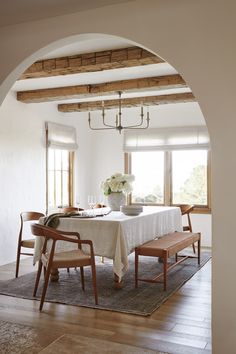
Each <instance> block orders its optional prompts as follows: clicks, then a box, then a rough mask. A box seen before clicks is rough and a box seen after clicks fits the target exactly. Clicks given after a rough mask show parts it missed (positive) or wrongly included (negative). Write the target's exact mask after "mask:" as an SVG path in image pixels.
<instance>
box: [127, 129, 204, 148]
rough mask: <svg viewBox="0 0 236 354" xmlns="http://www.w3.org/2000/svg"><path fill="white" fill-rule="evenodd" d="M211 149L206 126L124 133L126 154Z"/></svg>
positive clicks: (128, 131)
mask: <svg viewBox="0 0 236 354" xmlns="http://www.w3.org/2000/svg"><path fill="white" fill-rule="evenodd" d="M209 148H210V141H209V135H208V131H207V128H206V127H205V126H190V127H174V128H151V129H147V130H135V129H134V130H127V131H125V132H124V145H123V149H124V151H125V152H132V151H144V150H162V151H163V150H182V149H209Z"/></svg>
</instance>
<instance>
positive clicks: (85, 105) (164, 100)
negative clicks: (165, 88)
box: [58, 92, 196, 113]
mask: <svg viewBox="0 0 236 354" xmlns="http://www.w3.org/2000/svg"><path fill="white" fill-rule="evenodd" d="M194 101H196V99H195V97H194V95H193V94H192V93H191V92H185V93H176V94H170V95H160V96H146V97H132V98H123V99H121V104H122V108H131V107H140V106H141V105H143V106H155V105H160V104H170V103H186V102H194ZM103 104H104V108H105V109H116V108H117V107H118V100H117V99H116V100H106V101H90V102H79V103H67V104H59V105H58V111H60V112H63V113H71V112H87V111H96V110H101V109H102V107H103Z"/></svg>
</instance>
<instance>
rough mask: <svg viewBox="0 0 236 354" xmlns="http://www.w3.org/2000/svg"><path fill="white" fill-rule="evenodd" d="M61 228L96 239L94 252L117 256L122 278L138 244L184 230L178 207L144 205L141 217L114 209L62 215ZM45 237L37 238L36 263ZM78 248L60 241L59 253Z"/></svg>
mask: <svg viewBox="0 0 236 354" xmlns="http://www.w3.org/2000/svg"><path fill="white" fill-rule="evenodd" d="M59 220H60V222H59V225H58V229H59V230H62V231H77V232H79V233H80V237H81V239H82V240H92V242H93V247H94V253H95V254H96V255H98V256H104V257H107V258H111V259H113V270H114V273H115V274H116V275H117V276H118V277H119V279H121V278H122V276H123V275H124V274H125V272H126V271H127V269H128V255H129V254H130V253H132V252H133V251H134V248H135V247H136V246H139V245H142V244H143V243H145V242H147V241H150V240H153V239H154V238H156V237H160V236H163V235H165V234H167V233H170V232H174V231H182V229H183V228H182V216H181V212H180V208H178V207H158V206H155V207H144V209H143V212H142V213H141V214H139V215H138V216H127V215H124V214H123V213H121V212H118V211H113V212H111V213H110V214H108V215H105V216H98V217H95V218H76V217H69V218H60V219H59ZM42 244H43V238H41V237H36V242H35V250H34V263H35V262H37V261H38V260H39V259H40V253H41V249H42ZM72 248H75V245H74V244H70V243H68V242H62V241H60V242H58V247H57V249H56V251H57V252H60V251H64V250H69V249H72Z"/></svg>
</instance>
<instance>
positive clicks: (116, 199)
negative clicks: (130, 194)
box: [107, 192, 126, 211]
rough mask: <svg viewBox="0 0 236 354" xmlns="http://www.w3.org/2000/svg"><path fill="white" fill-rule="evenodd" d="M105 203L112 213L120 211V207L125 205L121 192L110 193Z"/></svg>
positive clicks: (124, 197)
mask: <svg viewBox="0 0 236 354" xmlns="http://www.w3.org/2000/svg"><path fill="white" fill-rule="evenodd" d="M107 202H108V205H109V207H110V208H111V210H112V211H120V207H121V205H125V204H126V196H125V194H124V193H123V192H112V193H110V194H108V196H107Z"/></svg>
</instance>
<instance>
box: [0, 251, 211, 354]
mask: <svg viewBox="0 0 236 354" xmlns="http://www.w3.org/2000/svg"><path fill="white" fill-rule="evenodd" d="M31 264H32V258H31V257H30V258H28V259H27V260H23V261H22V262H21V268H20V274H23V273H27V272H30V271H32V268H33V267H32V266H31ZM14 270H15V265H14V264H8V265H5V266H2V267H0V280H5V279H10V278H12V277H14ZM34 270H35V269H34ZM38 306H39V302H38V301H31V300H25V299H19V298H14V297H9V296H3V295H0V319H1V320H4V321H8V322H12V323H17V324H23V325H27V326H30V327H32V328H33V329H34V331H36V332H37V348H36V347H35V353H36V352H37V353H38V352H40V351H41V350H43V348H45V347H47V346H48V345H49V344H50V343H52V342H53V341H55V340H56V339H58V338H60V337H61V336H63V335H65V334H66V335H67V334H70V335H74V336H77V335H80V336H84V337H87V338H88V343H89V341H90V339H91V341H92V340H94V339H96V340H97V339H98V340H99V339H102V340H103V341H106V342H105V343H107V350H108V351H107V352H109V353H112V350H110V351H109V345H112V343H120V344H125V345H129V346H133V347H134V350H133V351H127V349H125V348H127V346H124V350H121V351H117V353H122V354H126V353H127V354H128V353H131V352H132V353H135V352H139V353H140V352H141V353H142V352H146V351H145V349H150V350H154V351H156V352H165V353H173V354H174V353H179V354H187V353H190V354H193V353H198V354H200V353H205V354H206V353H211V262H208V263H207V264H206V265H205V266H204V267H203V268H202V269H201V270H200V271H199V272H198V273H196V274H195V275H194V277H193V278H192V279H191V280H189V281H188V282H187V283H186V284H185V285H184V286H183V287H182V288H181V289H180V290H179V291H178V292H177V293H176V294H175V295H173V296H172V297H171V298H170V299H169V300H168V301H167V302H166V303H164V304H163V305H162V306H161V307H160V308H159V309H158V310H156V311H155V312H154V313H153V314H152V315H151V316H149V317H142V316H137V315H128V314H121V313H117V312H110V311H102V310H93V309H88V308H82V307H75V306H68V305H61V304H52V303H45V305H44V311H43V312H42V313H40V312H39V311H38ZM138 349H139V351H138ZM0 352H1V350H0ZM85 352H86V353H89V354H90V352H89V351H85V350H84V351H83V350H81V351H80V353H85ZM99 352H101V353H104V352H106V351H104V349H102V350H101V351H99V349H98V348H97V351H96V353H99ZM45 353H46V352H45ZM50 353H51V352H50ZM68 353H73V350H71V351H69V352H68ZM92 353H94V352H93V351H92Z"/></svg>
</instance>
